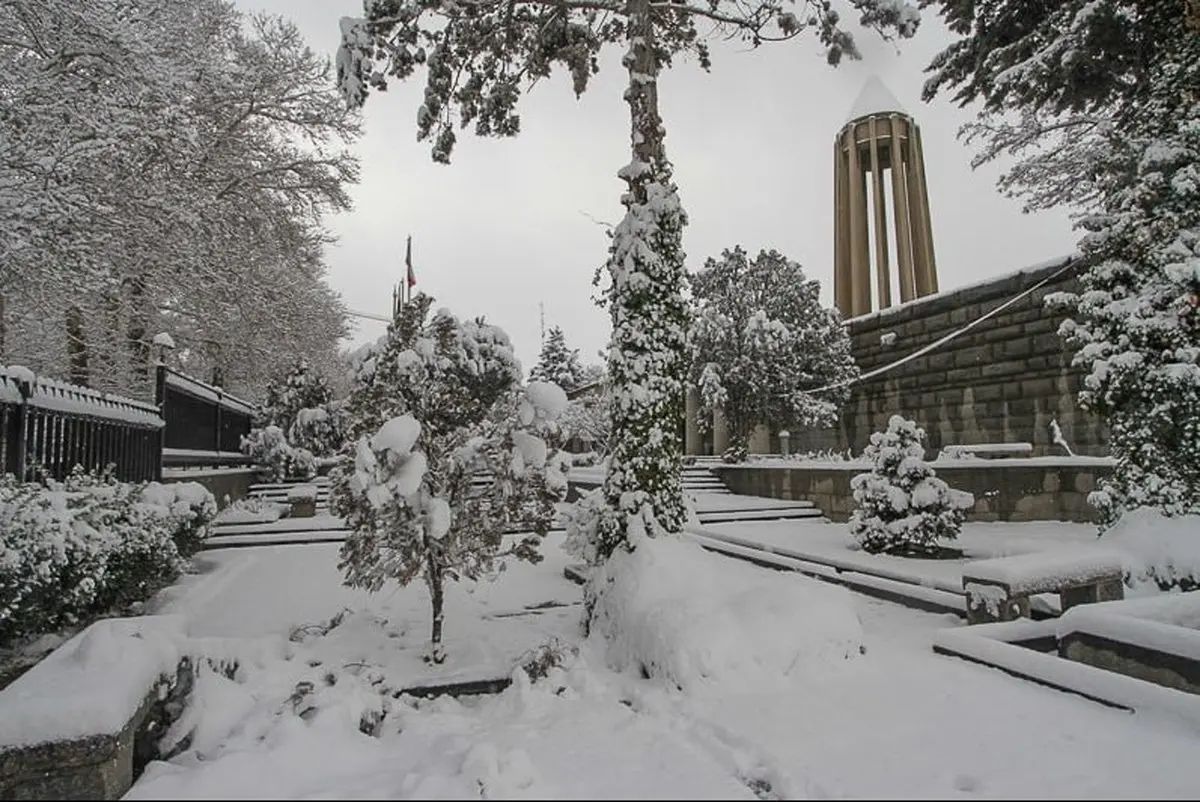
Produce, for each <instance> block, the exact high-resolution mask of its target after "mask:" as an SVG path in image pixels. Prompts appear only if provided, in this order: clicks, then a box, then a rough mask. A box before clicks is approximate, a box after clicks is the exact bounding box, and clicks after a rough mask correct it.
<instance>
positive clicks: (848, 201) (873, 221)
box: [833, 76, 938, 317]
mask: <svg viewBox="0 0 1200 802" xmlns="http://www.w3.org/2000/svg"><path fill="white" fill-rule="evenodd" d="M868 182H870V183H869V184H868ZM868 186H869V187H870V193H869V194H868ZM889 193H890V197H891V201H892V202H891V206H892V213H893V216H894V218H895V220H894V221H893V228H894V230H895V244H896V247H895V253H893V252H892V249H891V244H890V243H891V238H890V237H889V236H888V219H887V217H888V215H887V201H886V200H885V198H886V197H887V196H888V195H889ZM833 198H834V235H833V237H834V239H833V244H834V247H833V251H834V267H833V300H834V305H835V306H836V307H837V308H838V310H839V311H840V312H841V313H842V316H843V317H856V316H858V315H864V314H866V313H868V312H870V311H872V302H871V282H872V277H873V278H874V282H875V287H876V291H875V297H876V299H877V301H878V306H877V308H879V309H884V308H886V307H889V306H891V305H892V281H891V276H892V273H891V263H892V261H893V260H894V261H895V264H896V270H897V273H898V277H899V282H898V287H899V291H900V299H899V300H900V302H901V303H903V302H904V301H910V300H912V299H913V298H920V297H921V296H924V295H931V294H933V293H935V292H937V291H938V282H937V264H936V262H935V261H934V256H933V227H932V224H931V221H930V215H929V192H928V188H927V187H926V184H925V155H924V153H923V152H922V149H921V130H920V128H918V127H917V124H916V123H915V122H914V121H913V118H912V117H910V116H909V115H908V114H907V113H905V111H904V110H903V108H902V107H901V106H900V103H899V102H898V101H897V100H896V98H895V97H893V95H892V93H891V92H889V91H888V89H887V87H886V86H884V85H883V81H881V80H879V78H878V77H875V76H872V77H871V78H868V79H867V82H866V84H865V85H864V86H863V89H862V92H861V93H860V94H859V96H858V100H856V101H855V103H854V106H853V108H852V110H851V112H850V118H849V120H848V121H847V122H846V124H845V125H844V126H843V127H842V130H841V131H839V132H838V135H837V139H836V140H834V147H833ZM872 234H873V235H874V236H873V237H872V236H871V235H872ZM872 239H873V240H874V247H873V248H872V247H871V243H872ZM872 268H874V269H872ZM872 274H873V275H872Z"/></svg>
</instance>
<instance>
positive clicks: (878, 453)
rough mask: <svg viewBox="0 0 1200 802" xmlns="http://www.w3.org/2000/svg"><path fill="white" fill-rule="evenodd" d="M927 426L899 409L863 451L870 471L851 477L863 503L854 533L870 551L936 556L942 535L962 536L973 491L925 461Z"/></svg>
mask: <svg viewBox="0 0 1200 802" xmlns="http://www.w3.org/2000/svg"><path fill="white" fill-rule="evenodd" d="M924 441H925V430H924V429H922V428H920V427H919V426H917V425H916V423H914V422H913V421H910V420H905V419H904V418H903V417H901V416H900V415H893V416H892V417H891V418H890V419H889V420H888V427H887V430H886V431H883V432H875V433H874V434H872V435H871V442H870V444H869V445H868V446H867V447H866V448H865V449H864V450H863V457H864V458H865V459H867V460H868V461H870V462H871V463H872V468H871V471H870V473H862V474H859V475H858V476H855V477H854V478H853V479H851V480H850V487H851V488H852V489H853V490H854V500H855V501H856V502H857V503H858V509H856V510H855V511H854V513H853V514H852V515H851V516H850V533H851V534H852V535H854V536H855V537H856V538H857V539H858V542H859V543H860V544H861V545H862V547H863V550H864V551H867V552H870V553H871V554H880V553H882V554H900V555H907V556H936V555H937V553H938V550H939V548H940V544H939V542H938V541H939V540H942V539H947V540H949V539H953V538H956V537H958V533H959V531H960V530H961V529H962V524H963V521H964V520H965V519H966V511H967V510H968V509H970V508H971V506H972V505H973V504H974V503H975V498H974V496H972V495H971V494H970V493H966V492H963V491H961V490H953V489H951V488H950V487H949V486H948V485H947V484H946V483H945V482H944V481H943V480H941V479H939V478H937V475H936V474H935V472H934V470H933V467H932V466H930V465H929V463H927V462H925V445H924Z"/></svg>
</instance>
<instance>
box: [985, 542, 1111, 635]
mask: <svg viewBox="0 0 1200 802" xmlns="http://www.w3.org/2000/svg"><path fill="white" fill-rule="evenodd" d="M1124 573H1125V572H1124V567H1123V564H1122V560H1121V555H1119V554H1116V553H1113V552H1109V551H1103V550H1100V549H1079V550H1071V551H1049V552H1034V553H1032V554H1019V555H1017V556H1014V557H997V558H995V559H991V560H978V561H976V562H970V563H967V564H966V565H964V566H963V575H962V584H963V590H964V591H966V595H967V623H969V624H982V623H988V622H992V621H1012V620H1014V619H1016V618H1028V617H1029V597H1030V596H1034V595H1036V594H1038V593H1057V594H1058V597H1059V600H1060V601H1061V607H1062V609H1063V611H1064V612H1065V611H1066V610H1068V609H1070V608H1071V607H1073V606H1075V605H1077V604H1085V603H1088V602H1101V601H1110V600H1113V599H1123V598H1124V597H1125V585H1124Z"/></svg>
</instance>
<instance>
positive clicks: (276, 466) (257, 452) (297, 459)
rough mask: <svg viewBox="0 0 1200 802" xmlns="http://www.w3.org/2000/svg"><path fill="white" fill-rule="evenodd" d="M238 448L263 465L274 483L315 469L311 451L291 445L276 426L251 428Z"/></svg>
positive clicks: (314, 471)
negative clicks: (240, 447)
mask: <svg viewBox="0 0 1200 802" xmlns="http://www.w3.org/2000/svg"><path fill="white" fill-rule="evenodd" d="M242 451H243V452H245V453H246V454H248V455H249V456H250V457H251V458H253V459H254V461H255V462H256V463H258V464H259V465H262V466H264V467H265V468H266V469H267V470H268V472H269V473H270V475H271V479H272V480H273V481H276V482H282V481H283V480H284V479H288V478H300V479H307V478H308V477H310V476H313V475H315V474H316V472H317V463H316V458H315V457H314V456H313V454H312V452H311V451H309V450H308V449H305V448H294V447H292V445H291V444H290V443H288V440H287V437H286V436H285V435H284V433H283V429H280V428H279V427H278V426H267V427H265V428H262V429H252V430H251V431H250V434H249V435H247V436H245V437H243V438H242Z"/></svg>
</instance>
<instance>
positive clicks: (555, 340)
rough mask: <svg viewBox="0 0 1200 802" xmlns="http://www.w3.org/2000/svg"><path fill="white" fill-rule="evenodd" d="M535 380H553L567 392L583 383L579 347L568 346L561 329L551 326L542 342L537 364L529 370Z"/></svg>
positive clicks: (530, 376)
mask: <svg viewBox="0 0 1200 802" xmlns="http://www.w3.org/2000/svg"><path fill="white" fill-rule="evenodd" d="M529 378H530V379H532V380H535V381H543V382H553V383H554V384H557V385H558V386H559V387H561V388H563V389H564V390H566V391H567V392H570V391H572V390H574V389H575V388H576V387H578V386H579V385H581V384H582V383H583V368H582V367H581V366H580V364H579V349H578V348H568V347H567V339H566V337H565V336H563V332H562V329H560V328H559V327H558V326H552V327H551V328H550V331H549V332H547V334H546V341H545V342H543V343H542V353H541V355H540V356H539V357H538V361H537V364H536V365H534V366H533V369H532V370H530V371H529Z"/></svg>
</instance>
